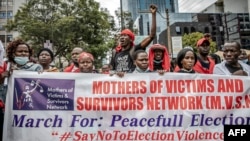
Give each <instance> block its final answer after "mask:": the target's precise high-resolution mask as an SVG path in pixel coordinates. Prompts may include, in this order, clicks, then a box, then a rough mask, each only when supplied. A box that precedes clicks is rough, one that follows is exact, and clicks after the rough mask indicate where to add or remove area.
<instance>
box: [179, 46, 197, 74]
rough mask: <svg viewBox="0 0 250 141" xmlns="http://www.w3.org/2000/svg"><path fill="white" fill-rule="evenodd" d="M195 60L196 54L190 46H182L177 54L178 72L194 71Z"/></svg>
mask: <svg viewBox="0 0 250 141" xmlns="http://www.w3.org/2000/svg"><path fill="white" fill-rule="evenodd" d="M196 62H197V55H196V54H195V52H194V51H193V49H192V48H191V47H186V48H183V49H182V50H181V51H180V52H179V53H178V55H177V65H178V67H179V68H180V70H179V71H177V72H179V73H195V71H194V70H193V67H194V65H195V64H196Z"/></svg>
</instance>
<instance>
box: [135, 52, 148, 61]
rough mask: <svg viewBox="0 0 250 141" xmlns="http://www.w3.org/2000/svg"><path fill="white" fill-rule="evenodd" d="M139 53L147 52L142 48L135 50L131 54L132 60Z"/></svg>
mask: <svg viewBox="0 0 250 141" xmlns="http://www.w3.org/2000/svg"><path fill="white" fill-rule="evenodd" d="M139 53H146V54H148V53H147V52H146V51H145V50H142V49H139V50H136V51H135V52H134V53H133V56H132V57H133V60H136V59H137V57H138V54H139Z"/></svg>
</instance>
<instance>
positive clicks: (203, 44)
mask: <svg viewBox="0 0 250 141" xmlns="http://www.w3.org/2000/svg"><path fill="white" fill-rule="evenodd" d="M196 46H197V56H198V61H197V63H196V64H195V66H194V68H193V69H194V70H195V71H196V72H197V73H205V74H212V73H213V69H214V66H215V63H214V60H212V59H211V58H210V57H209V56H208V55H209V52H210V42H209V40H208V39H207V38H206V37H204V38H201V39H200V40H198V42H197V44H196Z"/></svg>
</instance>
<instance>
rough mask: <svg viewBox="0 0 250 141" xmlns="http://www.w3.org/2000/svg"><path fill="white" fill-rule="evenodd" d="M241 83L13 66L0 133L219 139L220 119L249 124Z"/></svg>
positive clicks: (78, 138)
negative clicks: (15, 69) (16, 69)
mask: <svg viewBox="0 0 250 141" xmlns="http://www.w3.org/2000/svg"><path fill="white" fill-rule="evenodd" d="M61 78H63V79H61ZM249 83H250V79H249V77H242V76H235V77H234V76H218V75H204V74H184V73H166V74H164V75H163V76H161V75H159V74H158V73H147V75H145V74H143V73H141V74H140V73H139V74H125V77H123V78H119V77H118V76H116V75H114V76H109V75H106V74H84V73H62V72H55V73H43V74H38V73H36V72H25V71H15V72H14V73H13V74H12V78H11V81H10V84H9V89H8V95H7V103H6V112H5V121H4V122H5V124H4V134H3V135H4V137H3V140H7V141H23V140H35V141H44V140H46V141H47V140H48V141H49V140H53V141H72V140H74V141H85V140H86V141H115V140H117V141H118V140H119V141H122V140H124V141H127V140H150V141H151V140H157V141H158V140H199V141H210V140H224V132H223V131H224V125H250V123H249V121H250V120H249V119H250V113H249V108H250V95H249V93H250V89H249V85H248V84H249Z"/></svg>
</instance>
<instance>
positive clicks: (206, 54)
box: [200, 52, 209, 57]
mask: <svg viewBox="0 0 250 141" xmlns="http://www.w3.org/2000/svg"><path fill="white" fill-rule="evenodd" d="M208 54H209V53H204V52H200V55H201V56H203V57H206V56H208Z"/></svg>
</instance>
